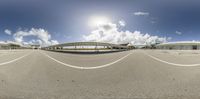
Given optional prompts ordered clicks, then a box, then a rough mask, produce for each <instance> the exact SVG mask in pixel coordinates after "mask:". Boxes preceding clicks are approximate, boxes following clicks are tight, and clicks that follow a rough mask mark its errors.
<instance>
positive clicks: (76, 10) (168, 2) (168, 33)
mask: <svg viewBox="0 0 200 99" xmlns="http://www.w3.org/2000/svg"><path fill="white" fill-rule="evenodd" d="M92 16H96V17H102V16H103V17H106V18H108V19H109V23H112V24H109V25H111V26H114V25H117V27H114V28H117V29H118V30H117V31H114V30H113V31H112V32H120V33H121V32H125V31H129V32H131V33H135V32H136V31H139V32H140V34H141V36H142V37H143V36H145V35H146V34H147V33H148V35H150V36H149V37H152V36H158V38H159V37H160V38H166V40H167V41H189V40H197V41H198V40H200V33H199V32H200V28H199V26H200V2H199V1H198V0H0V41H6V40H9V41H17V40H16V37H18V39H19V38H20V37H21V36H22V35H20V36H19V34H20V33H19V32H31V29H33V30H35V31H37V30H38V31H37V32H41V31H40V30H39V29H41V30H44V31H46V32H47V33H48V35H50V36H51V37H50V38H48V40H49V41H50V40H56V41H58V42H59V43H64V42H73V41H84V40H95V39H91V38H89V39H88V37H85V36H90V35H92V34H91V33H92V32H94V31H98V33H99V32H101V31H100V28H101V27H100V28H99V27H96V28H94V27H93V28H91V27H90V26H89V25H88V24H89V21H91V19H90V18H91V17H92ZM119 21H123V22H125V26H120V24H119ZM106 25H108V24H106ZM118 25H119V26H118ZM112 28H113V27H112ZM6 29H7V30H9V31H11V35H8V34H6V33H5V30H6ZM44 31H43V32H44ZM17 33H18V35H17ZM93 34H94V33H93ZM107 34H109V33H108V31H104V35H107ZM118 34H119V33H118ZM16 35H17V36H16ZM39 35H40V34H39V33H38V34H37V33H36V35H35V34H30V35H28V36H25V35H23V41H24V42H30V41H31V40H33V41H34V40H37V39H42V37H40V36H39ZM95 35H96V34H95ZM124 35H128V34H124ZM93 36H94V35H93ZM93 36H90V37H93ZM109 36H110V35H109ZM109 36H106V37H103V38H102V37H100V38H96V40H97V41H98V40H99V39H101V41H103V40H105V39H106V38H109ZM133 36H137V35H133ZM85 38H87V39H85ZM93 38H94V37H93ZM111 38H116V37H111ZM122 39H126V38H120V40H117V41H122V43H125V42H123V40H122ZM128 39H131V40H132V39H134V38H128ZM131 40H128V41H127V40H125V41H126V42H129V41H131ZM134 40H137V39H134ZM144 40H146V39H144ZM42 41H45V39H42ZM105 41H116V40H111V39H109V40H105ZM50 42H51V41H50ZM32 43H34V42H32Z"/></svg>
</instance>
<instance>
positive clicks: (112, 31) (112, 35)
mask: <svg viewBox="0 0 200 99" xmlns="http://www.w3.org/2000/svg"><path fill="white" fill-rule="evenodd" d="M83 38H84V40H85V41H98V42H108V43H115V44H122V43H131V44H133V45H149V44H155V43H163V42H167V40H168V38H166V37H158V36H151V35H149V34H148V33H141V32H140V31H134V32H130V31H128V30H127V31H120V30H119V27H118V25H117V24H113V23H108V24H105V25H102V26H99V27H98V28H97V29H96V30H94V31H92V32H91V33H90V34H89V35H84V36H83Z"/></svg>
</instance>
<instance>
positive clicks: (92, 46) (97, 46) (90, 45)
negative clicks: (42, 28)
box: [42, 42, 133, 50]
mask: <svg viewBox="0 0 200 99" xmlns="http://www.w3.org/2000/svg"><path fill="white" fill-rule="evenodd" d="M130 48H133V47H132V46H128V44H111V43H103V42H72V43H63V44H57V45H52V46H48V47H43V48H42V49H44V50H129V49H130Z"/></svg>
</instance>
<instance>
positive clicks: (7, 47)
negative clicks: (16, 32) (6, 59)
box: [0, 43, 21, 49]
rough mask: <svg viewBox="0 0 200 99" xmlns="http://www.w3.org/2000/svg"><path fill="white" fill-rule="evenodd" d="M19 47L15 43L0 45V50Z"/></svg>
mask: <svg viewBox="0 0 200 99" xmlns="http://www.w3.org/2000/svg"><path fill="white" fill-rule="evenodd" d="M20 48H21V46H20V45H19V44H15V43H0V49H20Z"/></svg>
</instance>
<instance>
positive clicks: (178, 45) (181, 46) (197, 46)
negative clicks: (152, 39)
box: [156, 41, 200, 50]
mask: <svg viewBox="0 0 200 99" xmlns="http://www.w3.org/2000/svg"><path fill="white" fill-rule="evenodd" d="M156 49H168V50H200V42H196V41H184V42H169V43H162V44H158V45H156Z"/></svg>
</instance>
